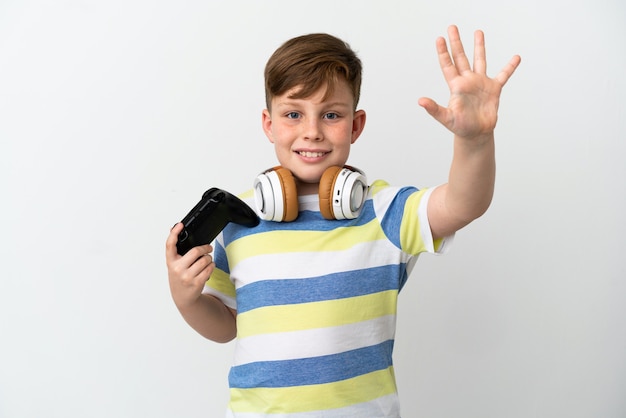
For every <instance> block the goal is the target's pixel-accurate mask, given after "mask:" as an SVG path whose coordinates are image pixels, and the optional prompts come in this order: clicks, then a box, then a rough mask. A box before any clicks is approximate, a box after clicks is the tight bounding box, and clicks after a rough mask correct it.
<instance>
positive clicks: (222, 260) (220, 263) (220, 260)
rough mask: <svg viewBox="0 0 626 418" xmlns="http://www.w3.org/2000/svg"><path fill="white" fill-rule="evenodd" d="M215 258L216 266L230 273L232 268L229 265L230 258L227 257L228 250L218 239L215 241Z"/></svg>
mask: <svg viewBox="0 0 626 418" xmlns="http://www.w3.org/2000/svg"><path fill="white" fill-rule="evenodd" d="M213 260H214V261H215V266H216V267H217V268H218V269H220V270H223V271H224V272H225V273H227V274H229V275H230V268H229V267H228V258H226V251H225V250H224V247H223V246H222V245H221V244H220V243H219V241H217V240H216V241H215V242H214V243H213Z"/></svg>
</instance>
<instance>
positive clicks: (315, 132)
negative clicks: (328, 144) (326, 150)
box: [302, 118, 324, 141]
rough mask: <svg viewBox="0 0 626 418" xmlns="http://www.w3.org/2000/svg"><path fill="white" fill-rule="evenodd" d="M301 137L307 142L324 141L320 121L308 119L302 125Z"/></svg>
mask: <svg viewBox="0 0 626 418" xmlns="http://www.w3.org/2000/svg"><path fill="white" fill-rule="evenodd" d="M302 136H303V137H304V139H307V140H309V141H321V140H322V139H324V135H323V134H322V129H321V126H320V121H319V120H317V119H316V118H311V119H308V120H307V121H306V122H305V123H304V124H303V133H302Z"/></svg>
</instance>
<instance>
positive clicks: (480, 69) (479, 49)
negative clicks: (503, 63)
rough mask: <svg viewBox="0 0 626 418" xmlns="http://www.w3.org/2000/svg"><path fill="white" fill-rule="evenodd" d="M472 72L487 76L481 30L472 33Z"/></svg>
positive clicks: (483, 36) (483, 38) (483, 39)
mask: <svg viewBox="0 0 626 418" xmlns="http://www.w3.org/2000/svg"><path fill="white" fill-rule="evenodd" d="M474 72H476V73H479V74H487V56H486V52H485V34H484V33H483V31H481V30H477V31H476V32H474Z"/></svg>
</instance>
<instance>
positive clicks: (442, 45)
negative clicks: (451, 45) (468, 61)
mask: <svg viewBox="0 0 626 418" xmlns="http://www.w3.org/2000/svg"><path fill="white" fill-rule="evenodd" d="M436 46H437V56H438V58H439V66H440V67H441V71H442V72H443V77H444V78H445V79H446V82H447V83H448V84H449V83H450V81H452V80H453V79H454V78H455V77H457V76H458V75H459V72H458V70H457V68H456V67H455V66H454V63H453V62H452V57H451V56H450V53H449V52H448V45H447V44H446V40H445V39H444V38H441V37H439V38H437V41H436Z"/></svg>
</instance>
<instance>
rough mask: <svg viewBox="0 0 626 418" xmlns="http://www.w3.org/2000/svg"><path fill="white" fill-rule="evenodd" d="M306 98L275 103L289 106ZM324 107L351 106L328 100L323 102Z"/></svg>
mask: <svg viewBox="0 0 626 418" xmlns="http://www.w3.org/2000/svg"><path fill="white" fill-rule="evenodd" d="M304 100H306V99H287V100H283V101H280V102H277V103H276V104H275V106H276V107H279V106H281V107H290V106H297V105H299V104H300V102H301V101H304ZM323 105H324V107H331V108H332V107H347V108H351V107H352V106H351V105H350V104H348V103H346V102H330V103H325V104H323Z"/></svg>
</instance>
